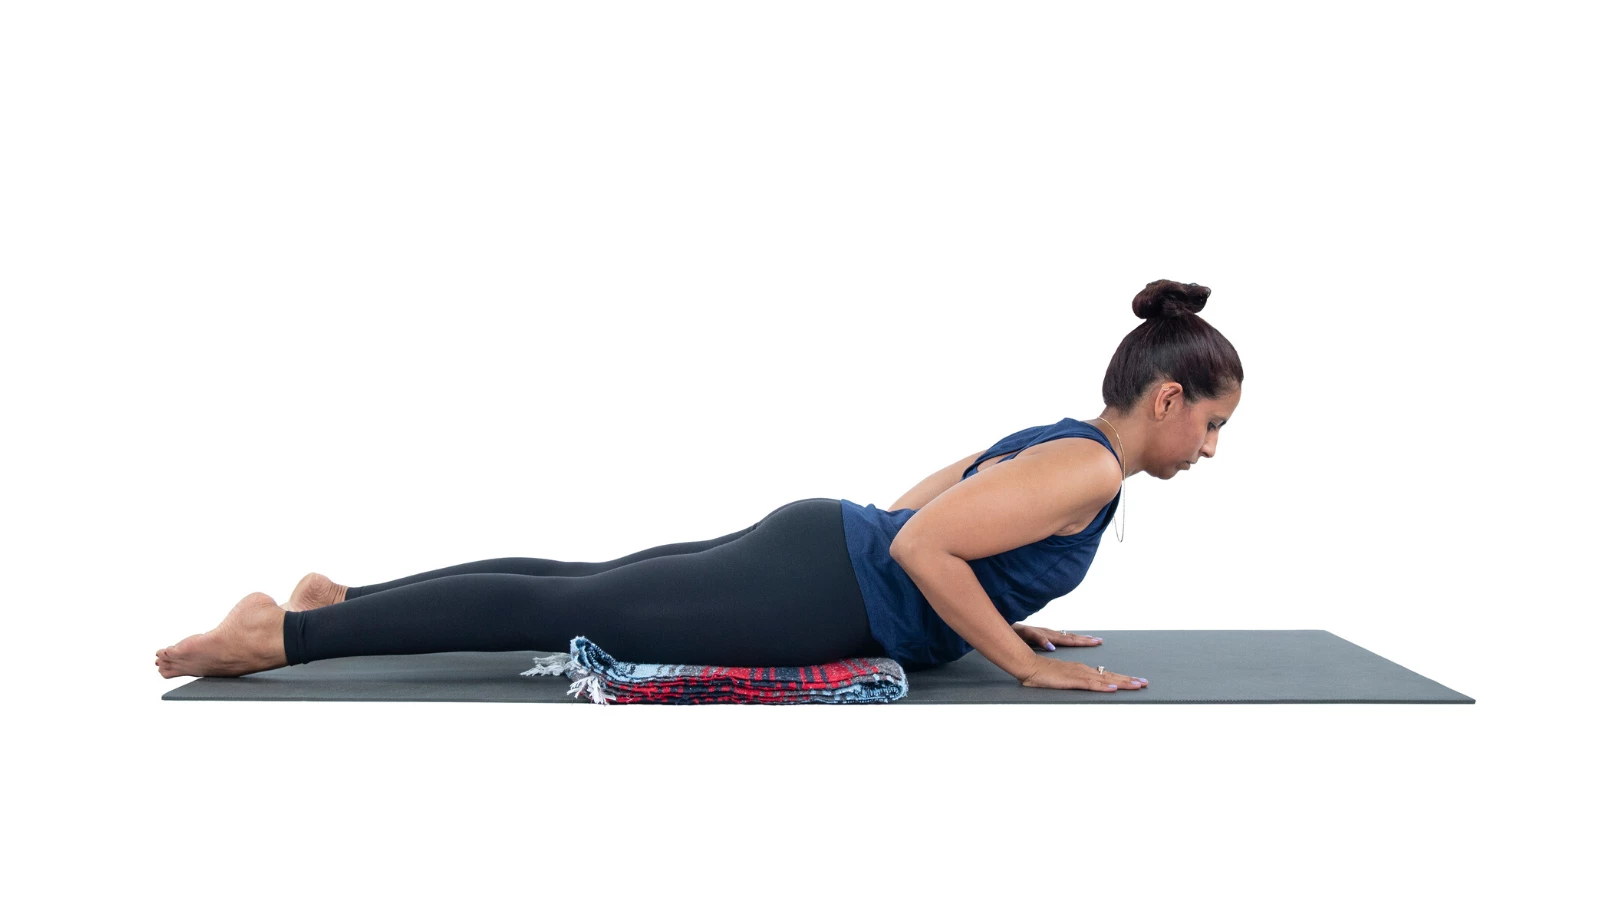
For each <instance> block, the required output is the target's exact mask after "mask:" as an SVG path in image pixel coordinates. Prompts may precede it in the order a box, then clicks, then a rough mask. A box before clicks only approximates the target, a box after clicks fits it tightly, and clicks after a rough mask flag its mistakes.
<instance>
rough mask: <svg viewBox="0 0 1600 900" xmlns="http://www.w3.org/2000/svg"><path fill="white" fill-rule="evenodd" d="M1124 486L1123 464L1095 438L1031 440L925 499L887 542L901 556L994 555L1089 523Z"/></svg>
mask: <svg viewBox="0 0 1600 900" xmlns="http://www.w3.org/2000/svg"><path fill="white" fill-rule="evenodd" d="M1121 484H1122V467H1121V466H1120V465H1118V463H1117V460H1116V458H1115V457H1114V456H1112V455H1111V454H1110V453H1107V452H1106V449H1105V446H1104V445H1102V444H1099V443H1098V442H1096V441H1094V440H1053V441H1046V442H1043V443H1040V444H1036V445H1034V446H1032V447H1029V448H1027V449H1026V450H1023V451H1022V452H1020V453H1018V454H1017V455H1016V456H1015V457H1013V458H1012V459H1011V460H1009V461H1006V460H1004V459H997V460H995V461H994V462H992V463H991V464H989V465H987V466H986V467H983V468H981V469H980V470H979V471H978V472H976V473H975V474H973V475H972V476H971V477H969V478H967V479H966V480H964V481H961V482H959V483H958V484H955V485H953V486H951V487H950V488H949V489H948V490H946V491H944V492H943V493H941V494H939V495H938V496H937V497H935V498H933V499H932V500H930V501H929V502H928V503H927V505H926V506H924V507H922V508H921V509H920V510H919V511H918V512H917V513H916V515H913V516H912V517H911V518H910V519H908V520H907V521H906V523H905V525H903V526H902V527H901V529H900V533H899V534H898V535H897V536H896V537H895V540H894V543H893V544H891V545H890V548H889V552H890V555H891V556H893V557H894V558H895V559H897V560H898V559H901V558H902V557H904V556H906V555H908V554H912V555H914V554H919V553H922V552H925V551H931V552H935V553H950V554H953V555H955V556H958V557H960V558H962V559H968V560H970V559H978V558H981V557H986V556H993V555H995V554H997V553H1003V552H1005V551H1007V550H1011V549H1014V548H1016V547H1021V546H1024V545H1026V544H1032V543H1034V542H1036V541H1039V540H1042V539H1044V538H1047V537H1049V536H1050V535H1052V534H1056V535H1062V536H1068V535H1073V534H1077V533H1078V532H1080V531H1082V530H1083V529H1085V528H1087V527H1088V526H1089V524H1090V523H1092V522H1093V521H1094V518H1095V516H1096V515H1098V514H1099V512H1100V510H1101V508H1103V507H1104V506H1105V505H1106V504H1107V503H1110V502H1111V500H1112V498H1113V497H1115V496H1116V493H1117V490H1118V488H1119V487H1120V486H1121Z"/></svg>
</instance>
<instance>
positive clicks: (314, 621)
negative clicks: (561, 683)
mask: <svg viewBox="0 0 1600 900" xmlns="http://www.w3.org/2000/svg"><path fill="white" fill-rule="evenodd" d="M840 512H841V511H840V509H839V501H838V500H831V499H827V498H821V497H818V498H812V499H807V500H796V501H794V502H792V503H786V504H784V505H783V506H780V507H778V508H777V509H775V510H773V511H772V512H770V513H768V514H767V515H766V517H764V518H763V519H762V520H761V521H759V522H757V523H755V524H754V525H751V526H750V527H748V528H744V529H742V530H739V531H735V532H733V533H732V534H725V535H723V536H722V537H719V538H712V539H711V540H707V541H687V542H683V543H677V544H664V545H662V546H660V547H652V548H650V549H648V550H641V551H639V552H638V553H633V554H630V555H628V556H624V557H620V558H618V559H613V560H611V561H609V562H562V561H560V560H553V559H530V558H524V557H508V558H505V559H488V560H483V561H481V562H471V563H464V564H462V565H459V566H451V567H449V568H446V569H435V570H434V571H431V572H423V573H422V574H420V575H412V576H409V577H407V578H401V579H398V580H395V581H387V582H384V583H383V584H369V585H366V586H364V587H351V588H350V590H349V591H348V592H347V593H346V594H345V600H344V602H343V603H335V604H333V605H331V606H324V607H320V608H318V609H311V610H306V611H305V612H289V613H288V614H287V615H286V616H285V617H284V620H283V648H284V652H285V653H286V654H287V656H288V658H289V665H298V664H300V663H307V662H311V661H313V660H318V659H330V658H333V657H339V656H377V655H383V654H391V653H443V652H447V651H452V650H542V651H551V652H564V651H566V650H567V648H568V643H569V642H570V641H571V639H572V638H573V637H575V636H577V635H583V636H584V637H587V638H588V639H589V640H591V641H593V642H594V643H596V644H598V645H599V646H600V649H602V650H604V651H606V652H607V653H609V654H611V655H612V656H613V657H615V658H616V659H618V660H621V661H625V662H643V663H683V664H702V665H723V666H804V665H815V664H818V663H824V662H831V661H832V660H835V659H842V658H844V657H851V656H883V655H885V653H884V649H883V647H882V646H881V645H880V644H879V643H878V642H877V641H875V640H873V638H872V633H871V631H870V630H868V627H867V613H866V606H865V603H864V601H863V600H862V597H861V589H860V587H859V586H858V585H857V584H856V578H855V572H854V570H852V569H851V567H850V557H849V555H848V553H847V551H846V550H845V542H844V523H843V521H842V520H841V518H840Z"/></svg>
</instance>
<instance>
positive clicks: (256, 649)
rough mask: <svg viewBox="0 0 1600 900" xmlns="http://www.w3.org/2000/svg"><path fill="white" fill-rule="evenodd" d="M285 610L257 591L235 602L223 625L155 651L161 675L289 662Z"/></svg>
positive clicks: (243, 671) (244, 671)
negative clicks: (286, 652) (284, 643)
mask: <svg viewBox="0 0 1600 900" xmlns="http://www.w3.org/2000/svg"><path fill="white" fill-rule="evenodd" d="M284 615H285V612H284V610H283V609H282V608H280V607H279V606H278V604H276V603H274V602H273V601H272V598H271V597H269V596H267V595H266V594H263V593H260V592H257V593H254V594H250V595H248V596H246V597H245V598H244V599H243V600H240V601H239V602H238V603H237V604H235V605H234V607H233V610H232V611H231V612H229V613H228V615H227V617H226V618H224V619H223V620H222V624H221V625H218V626H217V627H215V628H213V629H211V630H210V631H208V632H206V633H205V634H194V635H190V636H189V637H186V638H184V639H183V640H181V641H179V642H177V643H176V644H173V645H172V646H170V647H167V648H166V649H164V650H157V651H156V668H158V669H160V670H161V677H162V678H176V677H178V676H179V675H222V676H234V675H248V674H250V673H251V672H260V671H263V670H266V669H276V668H279V667H280V666H286V665H288V664H289V658H288V657H287V656H285V655H284V653H283V617H284Z"/></svg>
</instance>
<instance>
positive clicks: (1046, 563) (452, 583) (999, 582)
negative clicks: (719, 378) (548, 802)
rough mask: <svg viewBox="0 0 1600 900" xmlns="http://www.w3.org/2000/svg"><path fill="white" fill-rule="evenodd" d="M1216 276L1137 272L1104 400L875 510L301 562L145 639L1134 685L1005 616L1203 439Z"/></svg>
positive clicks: (188, 657)
mask: <svg viewBox="0 0 1600 900" xmlns="http://www.w3.org/2000/svg"><path fill="white" fill-rule="evenodd" d="M1210 294H1211V290H1210V288H1206V287H1202V286H1200V285H1197V284H1178V283H1177V282H1173V281H1166V280H1162V281H1154V282H1151V283H1150V284H1149V285H1147V286H1146V287H1145V289H1144V290H1143V291H1140V292H1139V294H1138V295H1137V296H1136V297H1134V300H1133V311H1134V313H1135V314H1136V315H1138V316H1139V317H1140V318H1142V319H1145V320H1146V321H1145V322H1144V324H1142V325H1140V326H1139V327H1137V328H1135V329H1134V330H1133V331H1132V332H1130V333H1129V334H1128V336H1127V337H1125V338H1123V340H1122V343H1121V344H1120V345H1119V346H1118V347H1117V351H1116V353H1115V354H1114V355H1113V356H1112V358H1111V364H1110V366H1109V368H1108V369H1107V370H1106V375H1105V379H1104V381H1103V382H1102V384H1101V394H1102V397H1103V399H1104V401H1105V403H1106V407H1105V409H1104V410H1102V411H1101V413H1100V415H1098V416H1095V417H1094V418H1092V419H1087V420H1079V419H1072V418H1066V419H1062V420H1061V421H1059V422H1056V423H1054V424H1052V425H1038V426H1033V427H1031V428H1025V429H1023V430H1021V431H1018V432H1015V433H1013V434H1010V435H1007V436H1006V437H1004V438H1001V439H1000V441H999V442H997V443H996V444H994V445H993V446H991V447H990V448H989V449H987V450H985V451H983V452H982V453H975V454H973V455H971V456H968V457H966V458H965V459H961V460H958V461H956V462H955V463H952V464H951V465H950V466H948V467H946V468H944V469H941V470H939V471H938V472H935V473H934V474H932V475H930V476H928V478H926V479H924V480H923V481H922V483H920V484H918V485H917V486H916V487H914V488H912V489H911V491H910V492H909V493H907V494H906V495H905V496H904V497H901V498H900V500H898V501H896V503H895V505H894V506H892V507H890V508H889V509H887V510H881V509H878V508H877V507H875V506H873V505H871V504H868V505H867V506H865V507H863V506H860V505H858V504H855V503H852V502H850V501H849V500H832V499H827V498H820V497H819V498H811V499H806V500H796V501H794V502H792V503H787V504H784V505H783V506H780V507H778V508H777V509H775V510H773V511H772V512H770V513H768V514H767V515H766V517H765V518H763V519H762V520H761V521H759V522H757V523H755V524H754V525H751V526H749V527H748V528H744V529H741V530H739V531H735V532H733V533H732V534H726V535H723V536H722V537H719V538H713V539H711V540H707V541H690V542H685V543H677V544H666V545H663V546H660V547H653V548H651V549H648V550H641V551H639V552H638V553H634V554H631V555H628V556H624V557H621V558H619V559H614V560H610V561H609V562H562V561H559V560H550V559H529V558H522V557H511V558H506V559H491V560H484V561H481V562H472V563H466V564H464V565H459V566H451V567H450V568H445V569H437V570H434V571H431V572H423V573H422V574H420V575H412V576H410V577H407V578H401V579H398V580H396V581H389V582H385V583H383V584H373V585H366V586H362V587H345V586H343V585H339V584H335V583H333V582H332V581H330V580H329V579H327V578H326V577H324V576H322V575H319V574H317V573H315V572H313V573H311V574H309V575H307V576H305V577H304V578H302V579H301V580H300V583H299V585H297V586H296V587H295V589H294V592H293V593H292V594H291V595H290V597H289V602H288V603H286V604H284V605H283V606H282V607H279V606H278V605H277V604H276V603H274V602H273V600H272V598H271V597H269V596H267V595H266V594H262V593H255V594H250V595H249V596H247V597H245V598H244V599H243V600H240V601H239V603H238V605H236V606H235V607H234V608H233V611H232V612H230V613H229V614H228V616H227V618H225V619H223V621H222V624H221V625H218V626H217V627H216V628H214V629H212V630H211V631H208V632H206V633H205V634H197V635H193V636H191V637H188V638H185V639H183V640H182V641H179V642H178V643H176V644H174V645H172V646H170V647H167V648H166V649H164V650H160V651H157V653H156V666H157V668H159V669H160V671H161V674H162V675H163V676H165V677H167V678H172V677H175V676H179V675H221V676H234V675H244V674H247V673H250V672H259V671H262V670H265V669H274V668H278V667H281V666H285V665H297V664H300V663H305V662H311V661H312V660H317V659H330V658H334V657H341V656H374V655H381V654H392V653H439V652H445V651H451V650H559V649H563V648H565V647H566V646H567V644H568V642H569V640H570V639H571V638H572V637H574V636H576V635H580V634H581V635H584V636H586V637H588V638H589V639H590V640H591V641H593V642H594V643H596V644H597V645H599V646H600V647H602V648H604V649H605V650H606V652H608V653H610V654H611V655H612V656H613V657H615V658H617V659H621V660H629V661H634V662H655V663H698V664H712V665H726V666H800V665H811V664H817V663H824V662H830V661H832V660H836V659H841V658H845V657H853V656H889V657H892V658H894V659H895V660H897V661H899V662H900V663H901V664H902V665H903V666H904V667H905V668H906V669H907V670H908V671H916V670H919V669H925V668H928V667H930V666H935V665H939V664H941V663H944V662H949V661H951V660H954V659H957V658H959V657H961V656H963V655H965V654H966V653H967V652H968V651H971V650H973V649H976V650H977V651H978V652H979V653H981V654H983V656H985V657H986V658H988V659H989V660H990V661H991V662H993V663H994V664H995V665H997V666H999V667H1000V668H1002V669H1004V670H1005V671H1006V672H1008V673H1010V674H1011V675H1013V676H1015V677H1016V678H1017V680H1018V681H1019V682H1021V683H1022V684H1023V685H1025V686H1027V687H1042V688H1063V689H1078V690H1098V691H1114V690H1117V689H1119V688H1129V689H1137V688H1140V687H1143V686H1144V685H1145V684H1146V682H1145V680H1144V679H1141V678H1134V677H1130V676H1126V675H1121V674H1118V673H1115V672H1100V671H1098V667H1094V666H1088V665H1084V664H1083V663H1075V662H1067V661H1065V660H1060V659H1055V658H1052V657H1048V656H1040V655H1038V654H1036V653H1034V652H1033V651H1034V648H1041V649H1045V650H1053V649H1055V645H1056V644H1063V645H1066V646H1075V647H1086V646H1093V645H1096V644H1098V643H1099V638H1095V637H1093V636H1090V635H1077V634H1072V633H1070V632H1065V631H1060V632H1058V631H1054V630H1049V629H1044V628H1036V627H1033V626H1028V625H1020V624H1017V623H1018V622H1020V621H1021V620H1022V619H1025V618H1027V617H1028V616H1030V615H1032V614H1033V613H1034V612H1037V611H1038V610H1039V609H1041V608H1043V607H1044V605H1045V604H1046V603H1048V602H1049V601H1050V600H1052V599H1054V598H1056V597H1059V596H1061V595H1063V594H1065V593H1067V592H1069V591H1071V590H1072V589H1073V588H1075V587H1077V585H1078V583H1079V582H1081V581H1082V580H1083V576H1084V574H1085V573H1086V572H1087V571H1088V568H1089V565H1090V563H1091V562H1092V561H1093V559H1094V555H1095V551H1096V550H1097V548H1098V547H1099V544H1100V536H1101V534H1102V533H1103V532H1104V531H1105V528H1106V525H1107V524H1108V523H1109V522H1111V521H1112V516H1113V515H1114V513H1115V511H1116V508H1117V506H1118V504H1119V502H1120V499H1121V491H1122V484H1123V482H1124V481H1126V480H1127V477H1128V476H1129V475H1131V474H1134V473H1137V472H1149V473H1150V474H1151V475H1153V476H1155V477H1157V478H1160V479H1163V480H1165V479H1168V478H1171V477H1173V476H1174V475H1176V474H1177V473H1178V472H1179V471H1180V470H1182V469H1187V468H1189V466H1190V465H1191V464H1193V463H1194V462H1196V461H1198V459H1199V458H1200V457H1202V456H1205V457H1210V456H1214V455H1215V454H1216V448H1217V433H1218V431H1219V429H1220V428H1221V427H1222V425H1223V424H1224V423H1225V422H1226V421H1227V420H1228V418H1229V417H1230V416H1232V415H1233V411H1234V409H1235V408H1236V407H1237V406H1238V405H1239V391H1240V386H1241V384H1242V383H1243V380H1244V368H1243V367H1242V366H1241V365H1240V363H1239V355H1238V353H1236V352H1235V351H1234V348H1233V345H1232V344H1231V343H1229V342H1228V340H1227V339H1226V338H1224V337H1223V336H1222V335H1221V334H1220V333H1219V332H1218V331H1217V330H1216V329H1214V328H1212V327H1211V325H1210V324H1208V323H1207V322H1205V321H1204V320H1203V319H1201V318H1200V317H1199V316H1198V315H1197V313H1199V312H1200V310H1201V309H1203V308H1205V304H1206V298H1207V297H1209V296H1210ZM1095 423H1098V424H1095ZM1067 437H1074V438H1087V440H1073V441H1068V440H1060V439H1061V438H1067ZM1097 445H1098V446H1097ZM1008 461H1010V462H1009V464H1008V465H1001V464H1002V463H1006V462H1008ZM1118 540H1121V534H1120V533H1119V535H1118Z"/></svg>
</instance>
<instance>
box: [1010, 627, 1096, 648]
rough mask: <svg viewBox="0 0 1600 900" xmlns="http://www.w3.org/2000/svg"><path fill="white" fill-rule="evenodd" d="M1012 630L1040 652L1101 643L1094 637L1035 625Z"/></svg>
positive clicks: (1092, 645)
mask: <svg viewBox="0 0 1600 900" xmlns="http://www.w3.org/2000/svg"><path fill="white" fill-rule="evenodd" d="M1011 630H1012V631H1015V632H1016V633H1017V634H1018V636H1020V637H1021V638H1022V639H1023V640H1025V641H1027V642H1028V646H1029V647H1037V648H1038V649H1040V650H1054V649H1056V648H1057V647H1094V646H1098V645H1099V643H1100V639H1099V638H1097V637H1094V636H1093V635H1088V634H1073V633H1072V632H1070V631H1066V632H1063V631H1057V630H1056V629H1054V628H1039V627H1037V626H1034V625H1021V624H1014V625H1012V626H1011Z"/></svg>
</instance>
